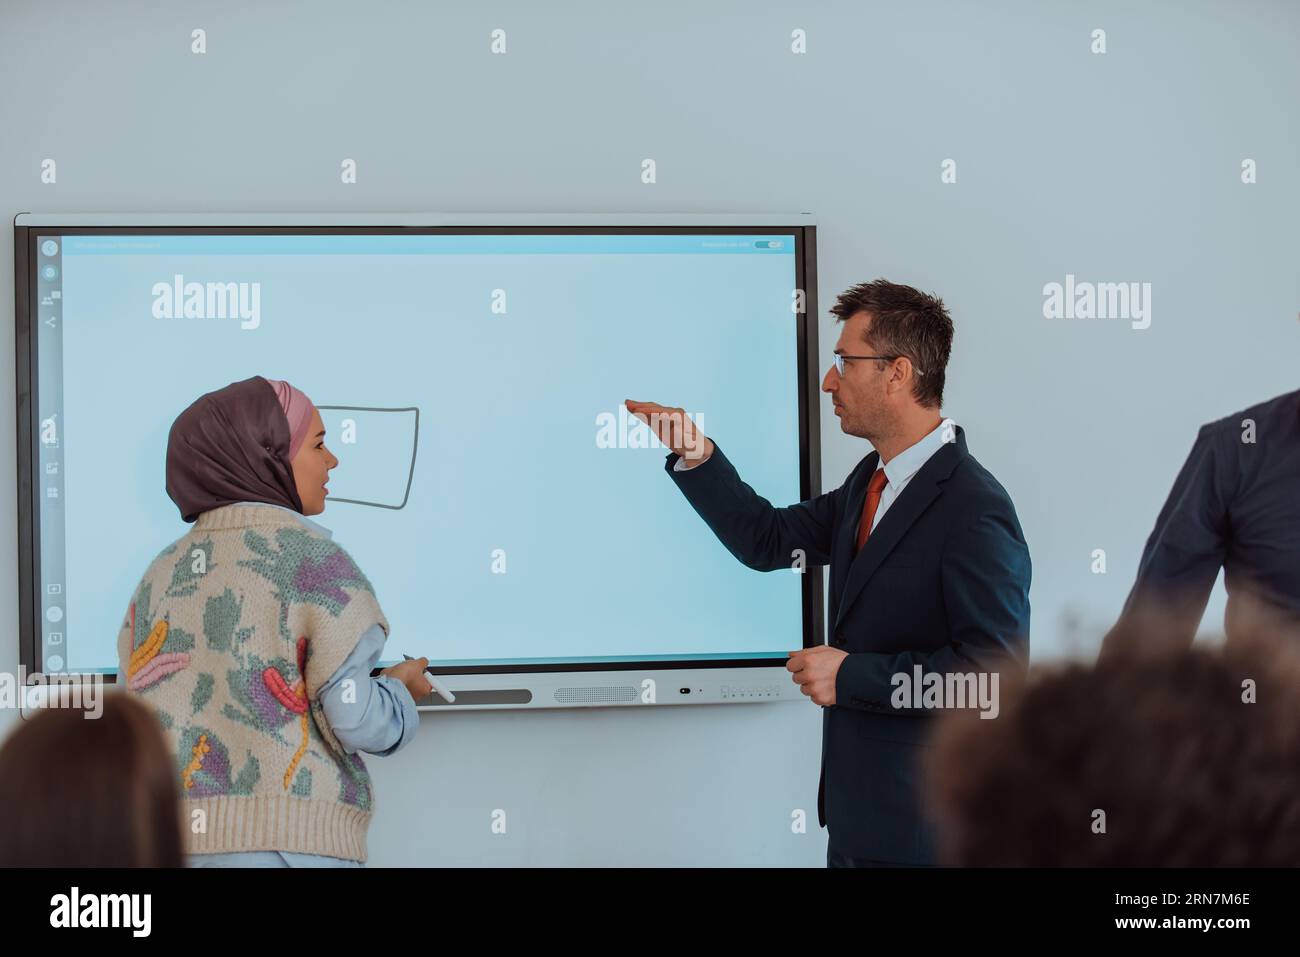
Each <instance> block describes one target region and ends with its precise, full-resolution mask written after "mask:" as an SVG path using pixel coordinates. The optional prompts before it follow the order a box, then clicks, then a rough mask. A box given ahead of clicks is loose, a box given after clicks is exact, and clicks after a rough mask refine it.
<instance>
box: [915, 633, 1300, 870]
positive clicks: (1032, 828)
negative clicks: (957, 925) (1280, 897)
mask: <svg viewBox="0 0 1300 957" xmlns="http://www.w3.org/2000/svg"><path fill="white" fill-rule="evenodd" d="M1166 622H1167V619H1165V620H1163V621H1162V620H1161V619H1160V618H1159V616H1158V615H1157V614H1156V613H1154V612H1150V613H1148V614H1146V615H1143V616H1138V617H1134V618H1132V619H1130V620H1129V621H1128V622H1127V623H1125V624H1124V625H1123V626H1122V627H1125V628H1133V629H1145V630H1147V631H1156V632H1159V631H1161V629H1162V628H1164V627H1165V623H1166ZM1125 645H1126V646H1131V647H1133V648H1135V649H1142V650H1135V651H1132V652H1130V653H1126V654H1116V655H1108V656H1107V657H1105V658H1104V659H1103V660H1102V661H1101V662H1099V663H1098V664H1097V665H1095V666H1085V665H1083V664H1077V663H1076V664H1068V665H1064V666H1056V667H1053V668H1049V669H1046V670H1043V671H1037V672H1036V673H1034V674H1032V675H1031V676H1030V678H1029V680H1028V683H1027V684H1026V685H1024V686H1022V687H1021V688H1020V689H1018V690H1013V692H1012V695H1011V700H1010V702H1008V701H1007V698H1008V696H1007V695H1006V694H1005V693H1004V695H1003V699H1004V701H1003V706H1002V710H1001V714H1000V716H999V718H997V719H996V720H993V721H979V720H970V718H969V717H968V716H963V715H959V714H954V715H952V716H950V717H946V718H944V719H943V720H942V721H940V722H939V727H938V729H937V732H936V736H935V738H934V742H933V743H934V747H933V749H932V750H931V753H930V756H929V761H928V764H927V766H926V771H927V794H928V797H929V799H930V801H929V803H930V807H931V809H932V811H933V812H934V815H935V819H936V824H937V827H938V831H939V842H940V847H941V854H942V857H943V859H944V861H945V862H946V863H949V864H956V865H963V866H970V865H973V866H1026V867H1038V866H1069V867H1094V866H1097V867H1111V866H1120V867H1124V866H1144V867H1164V866H1169V867H1191V866H1197V867H1201V866H1211V867H1213V866H1226V867H1242V866H1266V867H1267V866H1287V867H1294V866H1296V865H1300V653H1298V651H1297V649H1298V648H1300V636H1297V635H1296V634H1294V633H1293V632H1285V631H1282V630H1281V629H1279V628H1278V627H1277V622H1276V621H1273V622H1268V623H1266V624H1260V625H1259V626H1258V627H1256V628H1254V629H1252V630H1250V631H1249V632H1247V633H1245V634H1244V635H1243V636H1242V637H1240V638H1237V637H1234V638H1233V639H1232V640H1231V641H1229V642H1227V643H1226V644H1222V645H1218V644H1214V645H1208V646H1206V645H1198V646H1193V647H1191V648H1190V649H1189V648H1187V647H1185V646H1184V647H1182V648H1180V647H1178V646H1177V643H1174V642H1170V641H1167V640H1161V639H1160V638H1159V637H1158V636H1157V638H1156V640H1152V641H1141V640H1135V641H1133V642H1125ZM1252 688H1253V691H1254V703H1248V701H1249V697H1250V694H1249V691H1250V689H1252ZM1098 811H1101V812H1104V815H1105V817H1104V825H1105V829H1104V832H1102V831H1100V830H1099V829H1098V828H1097V826H1096V823H1095V822H1097V821H1098V820H1100V819H1099V818H1098V817H1097V812H1098Z"/></svg>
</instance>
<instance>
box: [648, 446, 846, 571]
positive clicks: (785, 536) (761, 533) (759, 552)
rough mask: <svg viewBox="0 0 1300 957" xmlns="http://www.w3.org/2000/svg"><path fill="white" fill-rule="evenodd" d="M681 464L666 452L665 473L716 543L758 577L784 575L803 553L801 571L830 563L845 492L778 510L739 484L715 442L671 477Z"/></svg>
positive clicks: (671, 454) (675, 456) (834, 492)
mask: <svg viewBox="0 0 1300 957" xmlns="http://www.w3.org/2000/svg"><path fill="white" fill-rule="evenodd" d="M680 458H681V456H679V455H677V453H675V452H669V453H668V458H667V460H666V461H665V462H664V468H665V470H666V471H667V472H668V475H669V476H670V477H671V478H672V480H673V482H674V483H676V485H677V487H678V488H679V489H680V490H681V492H682V494H683V495H685V496H686V500H687V501H688V502H690V503H691V506H692V507H693V508H694V509H695V511H696V512H697V513H698V514H699V516H700V518H702V519H704V522H705V524H707V525H708V526H709V528H710V529H712V531H713V534H714V535H716V536H717V537H718V541H720V542H722V544H723V546H724V547H726V549H727V551H729V552H731V554H732V555H734V556H735V557H736V558H737V559H739V560H740V561H741V562H742V563H744V564H745V565H747V566H749V567H750V568H753V569H755V570H757V571H760V572H770V571H776V570H778V569H788V568H792V567H794V564H795V560H796V557H797V556H796V554H795V553H796V551H801V552H802V553H803V558H804V564H805V565H826V564H829V563H830V560H831V535H832V533H833V531H834V529H835V521H836V515H837V510H838V503H839V497H840V495H841V492H842V489H843V486H841V487H840V488H838V489H836V490H835V491H833V492H827V493H826V494H824V495H819V496H817V497H816V498H814V499H809V500H808V501H807V502H799V503H798V504H796V505H790V506H787V507H785V508H776V507H774V506H773V505H772V503H771V502H769V501H768V500H767V499H765V498H763V497H762V496H761V495H759V494H758V493H757V492H755V491H754V490H753V489H752V488H750V487H749V486H748V485H746V484H745V483H744V482H743V481H741V478H740V475H739V474H738V473H737V472H736V468H735V466H733V465H732V464H731V462H730V460H728V458H727V457H726V456H725V455H724V454H723V453H722V448H721V447H720V446H719V445H718V444H717V442H714V443H713V454H712V455H710V456H709V457H708V459H706V460H705V461H704V462H701V463H700V464H699V465H697V466H695V467H694V468H691V469H684V470H682V471H674V466H675V465H676V464H677V460H678V459H680Z"/></svg>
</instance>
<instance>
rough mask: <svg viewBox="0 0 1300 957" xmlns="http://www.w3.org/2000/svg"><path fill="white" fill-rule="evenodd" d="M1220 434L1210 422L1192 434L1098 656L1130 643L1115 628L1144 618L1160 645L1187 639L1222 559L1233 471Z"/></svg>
mask: <svg viewBox="0 0 1300 957" xmlns="http://www.w3.org/2000/svg"><path fill="white" fill-rule="evenodd" d="M1226 435H1227V433H1225V432H1224V431H1223V430H1220V429H1218V428H1216V426H1215V424H1214V423H1211V424H1210V425H1206V426H1203V427H1202V428H1201V430H1200V432H1199V433H1197V436H1196V441H1195V443H1193V445H1192V451H1191V452H1190V454H1188V456H1187V461H1186V462H1184V463H1183V467H1182V469H1181V470H1180V471H1179V473H1178V477H1177V478H1176V479H1174V485H1173V488H1172V489H1170V491H1169V497H1168V498H1167V499H1166V500H1165V504H1164V507H1163V508H1161V509H1160V514H1159V515H1158V516H1157V517H1156V524H1155V528H1154V529H1152V531H1151V535H1150V536H1149V537H1148V538H1147V543H1146V547H1145V548H1144V549H1143V550H1142V560H1141V561H1140V562H1139V564H1138V573H1137V579H1136V580H1135V581H1134V583H1133V588H1132V590H1131V591H1130V592H1129V595H1128V599H1127V600H1126V601H1125V603H1124V610H1123V611H1122V612H1121V614H1120V620H1119V621H1118V622H1117V623H1116V625H1115V627H1114V628H1112V629H1111V631H1110V633H1109V634H1107V635H1106V638H1105V640H1104V641H1103V643H1102V654H1103V655H1108V654H1111V653H1113V652H1115V651H1118V650H1122V649H1121V647H1120V646H1121V645H1122V644H1125V643H1127V642H1128V641H1130V640H1132V636H1133V635H1134V634H1135V632H1134V631H1133V630H1131V629H1129V628H1127V627H1122V626H1127V625H1128V624H1130V623H1131V622H1132V620H1133V618H1134V616H1136V615H1139V614H1141V613H1144V612H1150V611H1156V612H1157V613H1158V614H1159V615H1160V621H1161V622H1162V626H1167V627H1168V628H1169V633H1168V635H1167V637H1168V638H1170V639H1172V640H1174V641H1176V642H1178V643H1180V644H1182V645H1190V644H1191V642H1192V639H1193V638H1195V636H1196V629H1197V627H1198V626H1199V625H1200V622H1201V617H1202V616H1203V615H1204V614H1205V605H1206V603H1207V602H1208V601H1209V598H1210V591H1211V590H1212V589H1213V588H1214V582H1215V580H1216V579H1217V578H1218V577H1219V569H1220V568H1222V567H1223V562H1224V559H1225V557H1226V555H1227V548H1228V534H1229V528H1228V504H1229V499H1230V495H1231V491H1230V489H1229V485H1230V483H1231V479H1232V476H1231V473H1232V471H1233V465H1232V458H1231V456H1230V455H1229V451H1228V449H1227V448H1226V447H1225V446H1224V444H1223V443H1224V439H1225V436H1226Z"/></svg>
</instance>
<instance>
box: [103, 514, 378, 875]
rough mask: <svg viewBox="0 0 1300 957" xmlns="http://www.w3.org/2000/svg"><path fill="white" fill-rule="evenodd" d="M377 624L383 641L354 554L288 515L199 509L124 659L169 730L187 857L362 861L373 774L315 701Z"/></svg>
mask: <svg viewBox="0 0 1300 957" xmlns="http://www.w3.org/2000/svg"><path fill="white" fill-rule="evenodd" d="M376 623H378V624H379V625H380V626H381V627H382V628H383V630H384V633H385V634H388V620H387V618H385V617H384V614H383V612H382V611H381V610H380V607H379V603H378V602H377V601H376V599H375V594H374V589H372V588H371V586H370V582H369V581H368V580H367V579H366V577H365V576H364V575H363V574H362V573H361V571H360V570H359V569H358V568H357V566H356V565H355V564H354V563H353V561H352V559H351V557H349V555H348V554H347V552H345V551H344V550H343V549H342V548H341V547H340V546H339V545H337V544H336V543H335V542H333V541H332V540H331V539H329V538H328V537H327V536H324V535H321V534H319V533H317V532H315V531H314V530H312V529H309V528H307V527H306V526H304V525H303V524H302V523H301V522H300V521H299V520H298V517H297V516H296V515H290V514H288V513H287V512H284V511H281V510H280V509H273V508H262V507H259V506H256V505H240V504H235V505H224V506H221V507H220V508H214V509H212V510H210V511H207V512H204V513H203V514H202V515H200V516H199V517H198V519H197V520H196V521H195V523H194V525H193V527H192V528H191V529H190V531H189V533H188V534H186V535H185V536H183V537H182V538H180V539H179V540H178V541H176V542H174V543H173V544H172V545H170V546H168V547H167V548H166V549H164V550H163V551H162V552H161V553H160V554H159V555H158V557H157V558H155V559H154V560H153V562H152V563H151V564H150V565H149V568H148V570H147V571H146V572H145V574H144V577H143V579H142V580H141V582H140V585H139V587H138V588H137V589H136V592H135V596H134V598H133V600H132V602H131V605H130V607H129V609H128V610H127V616H126V620H125V622H124V623H123V625H122V630H121V633H120V634H119V635H118V643H117V648H118V658H119V660H120V663H121V668H122V673H123V674H125V675H126V678H127V688H128V689H129V690H130V691H132V692H134V693H137V694H139V695H141V696H142V697H143V698H144V699H145V700H146V701H147V702H148V703H149V704H150V705H152V706H153V708H154V710H155V712H156V713H157V715H158V718H159V720H160V721H161V722H162V724H163V727H164V728H165V729H166V732H167V735H168V739H169V741H170V744H171V747H172V751H173V754H174V755H175V757H176V764H177V775H178V777H179V784H180V790H181V794H182V797H183V798H184V800H185V806H184V810H185V812H186V813H185V818H184V823H185V825H186V827H185V829H186V833H187V834H188V841H189V845H188V848H187V850H188V851H189V853H191V854H205V853H208V854H212V853H221V852H226V851H253V850H275V851H297V852H303V853H309V854H325V855H330V856H333V857H341V858H346V859H350V860H357V861H364V860H365V859H366V830H367V828H368V826H369V823H370V816H371V812H372V808H373V798H372V794H371V787H370V776H369V774H368V773H367V771H366V767H365V764H364V763H362V760H361V756H360V755H358V754H347V753H346V752H345V751H344V750H343V747H342V746H341V745H340V744H339V742H338V739H337V738H336V737H335V736H334V733H333V732H332V731H331V730H330V727H329V723H328V721H326V719H325V714H324V711H323V709H322V707H321V704H320V700H319V696H318V691H319V689H320V686H321V685H322V684H324V683H325V682H326V681H328V680H329V678H330V676H331V675H333V674H334V672H335V671H336V670H337V669H338V667H339V666H340V665H341V664H342V663H343V661H344V659H346V658H347V657H348V655H349V654H350V653H351V652H352V650H353V648H355V647H356V644H357V641H358V639H359V638H360V636H361V634H362V633H363V632H365V631H366V629H368V628H370V627H371V626H372V625H374V624H376Z"/></svg>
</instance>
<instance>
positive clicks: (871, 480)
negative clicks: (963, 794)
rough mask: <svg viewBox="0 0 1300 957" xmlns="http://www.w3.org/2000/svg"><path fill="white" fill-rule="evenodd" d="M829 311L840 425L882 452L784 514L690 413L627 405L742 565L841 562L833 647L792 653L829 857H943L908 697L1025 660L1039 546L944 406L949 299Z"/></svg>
mask: <svg viewBox="0 0 1300 957" xmlns="http://www.w3.org/2000/svg"><path fill="white" fill-rule="evenodd" d="M831 312H832V314H834V315H835V317H836V319H837V321H841V322H844V326H843V329H842V330H841V333H840V337H839V342H838V343H837V345H836V348H835V356H836V359H835V363H834V364H833V365H832V367H831V368H830V369H829V370H827V373H826V377H825V379H824V380H823V381H822V391H824V392H826V393H828V394H829V395H830V396H831V399H832V402H833V403H834V407H835V414H836V415H838V416H839V417H840V427H841V428H842V429H843V430H844V431H845V432H846V433H848V434H849V435H854V436H859V437H861V438H865V439H867V440H869V441H870V442H871V444H872V445H873V447H874V448H875V451H874V452H872V453H871V454H870V455H868V456H867V457H866V458H864V459H863V460H862V461H861V462H860V463H859V464H858V466H857V467H856V468H855V469H854V470H853V471H852V472H851V473H850V474H849V477H848V479H847V480H846V481H845V482H844V484H843V485H841V486H840V487H839V488H837V489H835V490H834V491H832V492H827V493H826V494H824V495H819V496H818V497H816V498H814V499H811V500H810V501H807V502H800V503H798V504H796V505H791V506H789V507H786V508H775V507H773V506H772V504H771V503H770V502H768V501H767V500H766V499H764V498H762V497H761V496H759V495H758V494H757V493H756V492H755V491H754V490H753V489H752V488H750V487H749V486H748V485H746V484H745V483H744V482H743V481H742V480H741V478H740V476H739V474H737V472H736V469H735V466H733V465H732V463H731V462H730V461H729V460H728V459H727V457H726V456H725V455H724V454H723V453H722V449H721V448H720V447H719V446H717V445H715V444H714V443H713V442H712V441H711V440H710V439H708V438H707V437H705V436H703V435H701V434H699V433H698V432H696V431H695V428H694V425H693V423H691V421H690V419H689V418H688V417H687V416H686V415H685V413H684V412H683V411H682V410H681V409H674V408H667V407H664V406H660V405H656V404H654V403H645V402H633V401H631V400H629V401H628V410H629V411H630V412H631V413H632V414H634V415H636V416H637V418H639V419H641V420H642V421H643V422H647V423H648V424H649V425H650V426H651V428H652V429H654V431H655V432H656V434H657V435H658V437H659V439H660V441H662V442H663V443H664V444H665V445H666V446H668V447H669V448H670V449H672V450H673V451H672V452H670V453H669V455H668V458H667V461H666V462H665V468H666V469H667V470H668V474H669V475H670V476H671V477H672V479H673V481H674V482H676V483H677V486H678V488H680V489H681V491H682V494H683V495H685V496H686V498H687V500H688V501H689V502H690V503H691V505H692V506H693V507H694V508H695V510H696V512H698V513H699V515H700V517H701V518H703V519H704V521H705V522H706V523H707V524H708V525H709V528H711V529H712V530H713V532H714V534H716V535H717V536H718V539H719V540H720V541H721V542H722V544H723V545H724V546H726V548H727V550H728V551H730V552H731V553H732V554H733V555H734V556H736V558H738V559H739V560H740V561H742V562H743V563H744V564H746V565H747V566H749V567H750V568H754V569H757V570H758V571H775V570H777V569H788V568H790V567H792V566H793V565H794V564H795V562H796V561H799V560H804V561H805V562H806V564H819V565H826V564H829V565H830V566H831V585H830V614H829V617H828V621H829V623H830V627H829V635H830V642H829V644H826V645H820V646H816V647H813V648H805V649H801V650H799V651H795V652H791V653H790V660H789V662H788V664H787V668H788V669H789V671H790V672H791V675H792V678H793V680H794V681H795V682H796V683H797V684H798V685H799V686H800V689H801V690H802V691H803V693H804V694H806V695H807V696H808V697H809V698H811V699H812V701H813V703H814V704H818V705H822V706H823V707H824V708H825V711H824V712H823V715H822V769H821V783H820V785H819V788H818V794H817V815H818V821H819V823H820V824H821V825H822V826H823V827H826V828H827V829H828V831H829V834H830V840H829V843H828V849H827V864H828V865H830V866H836V865H847V866H858V865H860V866H871V865H876V864H913V865H915V864H931V863H933V862H934V860H935V848H934V844H933V835H932V830H931V826H930V823H929V822H928V821H927V820H926V817H925V814H924V811H923V808H922V805H921V798H920V791H919V781H918V777H919V772H920V767H919V759H920V758H921V755H922V752H923V750H924V748H925V746H926V737H927V733H928V731H929V729H930V721H929V720H927V718H929V717H932V716H933V711H932V710H930V709H929V708H927V707H924V706H922V707H918V706H916V704H917V699H916V698H914V697H913V696H912V695H911V694H910V693H901V694H900V693H899V692H900V689H905V688H906V687H908V684H909V683H911V682H912V681H913V679H914V678H915V677H916V674H917V671H916V669H917V668H918V667H919V669H920V670H921V672H922V673H923V674H927V675H939V676H941V678H944V679H947V678H949V677H950V676H953V677H955V676H958V675H970V676H975V677H978V676H979V674H980V673H983V677H984V678H985V679H987V678H989V677H990V676H991V675H995V674H997V670H998V669H1000V668H1005V667H1008V666H1010V667H1013V668H1015V669H1017V671H1022V670H1023V668H1024V666H1025V664H1026V663H1027V659H1028V653H1029V578H1030V562H1029V550H1028V548H1027V547H1026V545H1025V539H1024V535H1023V534H1022V533H1021V530H1020V523H1019V521H1018V520H1017V518H1016V511H1015V508H1014V506H1013V505H1012V504H1011V499H1010V497H1009V496H1008V495H1007V493H1006V491H1005V490H1004V489H1003V488H1002V486H1001V485H1000V484H998V482H997V480H996V479H995V478H994V477H993V476H992V475H991V474H989V472H988V471H987V470H986V469H985V468H984V467H983V466H981V465H980V464H979V463H978V462H977V461H975V458H974V457H973V456H972V455H971V454H970V453H969V452H968V451H967V448H966V436H965V433H964V431H963V430H962V429H961V428H960V427H958V426H956V425H955V423H953V422H952V420H951V419H943V418H941V416H940V414H939V410H940V407H941V404H942V400H943V385H944V371H945V368H946V367H947V364H948V356H949V353H950V351H951V347H952V331H953V328H952V320H951V319H950V318H949V316H948V313H947V310H946V309H945V308H944V306H943V303H942V301H940V300H939V299H938V298H936V297H933V296H929V295H925V294H923V293H921V292H918V291H917V290H915V289H912V288H911V287H909V286H900V285H895V284H893V283H889V282H886V281H885V280H883V279H878V280H876V281H875V282H871V283H863V284H861V285H858V286H855V287H853V288H852V289H849V290H848V291H846V292H844V293H843V294H841V295H840V297H839V300H838V302H837V303H836V305H835V306H834V307H833V308H832V309H831ZM988 683H991V682H987V683H986V687H987V684H988ZM946 684H947V685H948V686H949V687H955V686H957V685H959V684H960V682H954V681H951V680H948V681H946ZM968 687H969V685H968ZM994 689H995V690H996V685H994ZM949 704H950V705H951V702H949ZM994 707H996V705H994Z"/></svg>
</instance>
